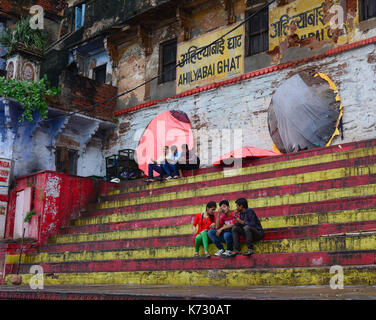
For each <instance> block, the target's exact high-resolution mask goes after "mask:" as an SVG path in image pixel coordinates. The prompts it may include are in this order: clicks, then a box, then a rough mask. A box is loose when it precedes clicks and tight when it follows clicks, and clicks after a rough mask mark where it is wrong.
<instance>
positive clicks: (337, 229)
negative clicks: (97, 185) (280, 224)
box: [12, 221, 376, 254]
mask: <svg viewBox="0 0 376 320" xmlns="http://www.w3.org/2000/svg"><path fill="white" fill-rule="evenodd" d="M373 230H376V221H362V222H358V221H357V222H348V223H337V224H321V225H311V226H300V227H287V228H279V229H265V236H264V238H263V240H262V241H272V240H283V239H302V238H310V237H312V238H315V237H318V236H322V235H327V234H338V233H352V232H360V231H373ZM190 245H193V236H192V235H190V234H188V235H177V236H164V237H149V238H134V239H122V240H105V241H90V242H81V243H80V242H76V243H65V244H48V245H44V246H42V247H40V248H31V249H28V250H27V251H26V252H27V253H28V254H33V253H38V252H49V253H61V252H67V251H69V252H81V251H103V250H127V249H140V248H160V247H169V246H190ZM18 252H19V248H18V247H17V250H16V249H14V250H12V254H16V253H18Z"/></svg>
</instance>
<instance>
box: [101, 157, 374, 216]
mask: <svg viewBox="0 0 376 320" xmlns="http://www.w3.org/2000/svg"><path fill="white" fill-rule="evenodd" d="M366 174H376V164H372V165H368V166H358V167H348V168H338V169H330V170H323V171H316V172H308V173H302V174H297V175H291V176H283V177H278V178H273V179H264V180H256V181H250V182H245V183H236V184H229V185H220V186H215V187H209V188H199V189H194V190H185V191H181V192H170V193H165V194H161V195H157V196H147V197H136V198H131V199H125V200H115V201H106V202H104V203H102V204H98V205H96V209H98V210H100V209H104V208H118V207H126V206H131V205H140V204H146V203H154V202H161V201H172V200H177V199H186V198H195V197H202V196H211V195H217V194H225V193H227V192H228V191H229V190H231V192H239V191H251V190H256V189H263V188H270V187H279V186H286V185H297V184H301V183H308V182H318V181H324V180H332V179H340V178H346V177H354V176H359V175H366Z"/></svg>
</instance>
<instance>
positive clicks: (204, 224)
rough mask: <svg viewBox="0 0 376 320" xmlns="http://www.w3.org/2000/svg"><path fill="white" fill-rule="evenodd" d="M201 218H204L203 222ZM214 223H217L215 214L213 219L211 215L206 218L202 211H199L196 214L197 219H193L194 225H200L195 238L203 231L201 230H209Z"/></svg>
mask: <svg viewBox="0 0 376 320" xmlns="http://www.w3.org/2000/svg"><path fill="white" fill-rule="evenodd" d="M201 219H202V224H201ZM212 223H215V216H213V218H212V219H210V216H209V217H208V218H205V217H204V216H203V215H202V213H198V214H196V216H195V219H194V221H193V226H194V227H195V226H197V225H198V231H197V232H196V234H195V238H196V236H197V235H198V234H199V233H201V231H204V230H209V229H210V228H209V227H210V225H211V224H212Z"/></svg>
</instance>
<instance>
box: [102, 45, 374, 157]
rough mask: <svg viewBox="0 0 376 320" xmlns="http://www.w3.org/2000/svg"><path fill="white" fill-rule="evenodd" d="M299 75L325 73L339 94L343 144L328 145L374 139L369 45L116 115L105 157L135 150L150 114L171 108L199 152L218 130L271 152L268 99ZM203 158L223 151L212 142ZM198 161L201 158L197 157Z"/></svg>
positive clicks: (338, 139)
mask: <svg viewBox="0 0 376 320" xmlns="http://www.w3.org/2000/svg"><path fill="white" fill-rule="evenodd" d="M302 71H306V72H308V73H309V74H311V75H314V74H315V73H316V72H322V73H325V74H327V75H328V76H329V77H330V78H331V79H332V80H333V81H334V83H335V84H336V86H337V87H338V89H339V93H340V96H341V99H342V103H343V107H344V115H343V124H344V140H341V138H340V137H336V138H335V139H334V140H333V142H332V143H333V144H338V143H345V142H351V141H358V140H364V139H371V138H375V129H374V127H375V125H376V116H375V115H376V100H375V99H374V95H375V92H376V91H375V90H376V78H375V72H376V45H374V44H372V45H368V46H366V47H362V48H358V49H355V50H351V51H347V52H344V53H341V54H338V55H336V56H332V57H328V58H325V59H323V60H318V61H314V62H310V63H308V64H304V65H301V66H298V67H294V68H289V69H284V70H281V71H278V72H273V73H269V74H266V75H263V76H259V77H257V78H252V79H250V80H246V81H243V82H240V83H237V84H234V85H229V86H224V87H220V88H218V89H214V90H210V91H206V92H203V93H201V94H197V95H191V96H188V97H184V98H181V99H175V100H172V99H171V100H168V101H167V102H166V103H160V104H159V105H157V106H156V107H151V108H146V109H142V110H140V111H138V112H133V113H130V114H126V115H124V116H120V118H119V120H120V123H119V129H118V131H117V132H116V133H115V134H114V135H113V136H112V137H111V138H110V140H109V143H108V150H107V154H112V153H114V152H117V150H118V149H122V148H130V149H136V148H137V145H138V141H139V138H140V136H141V135H142V133H143V130H144V129H145V128H146V126H147V125H148V123H149V122H150V121H151V120H152V119H153V118H154V117H155V116H156V115H158V114H160V113H162V112H164V111H167V110H173V109H174V110H180V111H183V112H185V113H187V114H188V116H189V118H190V120H191V122H192V127H193V129H194V130H197V134H196V136H195V141H196V144H197V145H198V149H199V150H200V139H199V136H200V134H201V133H203V132H205V130H207V129H222V128H226V129H238V128H241V129H242V130H243V143H242V144H243V145H244V146H254V147H259V148H265V149H271V148H272V140H271V138H270V134H269V130H268V125H267V111H268V107H269V104H270V100H271V96H272V94H273V93H274V91H275V90H276V89H277V88H278V86H279V85H281V84H282V82H283V80H285V79H287V78H288V77H290V76H292V75H293V74H295V73H298V72H302ZM229 101H231V104H229ZM120 128H122V130H121V129H120ZM213 140H215V139H213ZM208 153H209V154H212V153H213V154H214V155H213V157H215V154H222V153H223V152H222V150H220V145H216V144H215V141H214V142H213V143H212V145H209V146H208ZM200 156H201V158H202V159H205V158H206V155H204V154H203V153H202V154H200ZM213 160H214V159H213ZM203 164H204V165H205V163H203ZM208 164H210V162H207V163H206V165H208Z"/></svg>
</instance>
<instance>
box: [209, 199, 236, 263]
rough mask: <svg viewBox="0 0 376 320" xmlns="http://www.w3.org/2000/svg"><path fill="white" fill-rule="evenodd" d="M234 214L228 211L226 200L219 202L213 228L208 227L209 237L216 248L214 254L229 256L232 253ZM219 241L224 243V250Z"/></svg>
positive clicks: (228, 206)
mask: <svg viewBox="0 0 376 320" xmlns="http://www.w3.org/2000/svg"><path fill="white" fill-rule="evenodd" d="M233 220H234V214H233V212H231V211H230V204H229V202H228V201H227V200H222V201H221V202H220V203H219V210H218V213H217V216H216V218H215V229H210V230H209V232H208V234H209V238H210V239H211V241H213V243H214V244H215V245H216V247H217V248H218V251H217V252H216V253H215V256H217V257H219V256H221V255H223V256H227V257H229V256H231V253H232V232H231V229H232V227H233V226H234V224H233ZM221 242H225V243H226V251H225V250H224V249H223V245H222V243H221Z"/></svg>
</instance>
